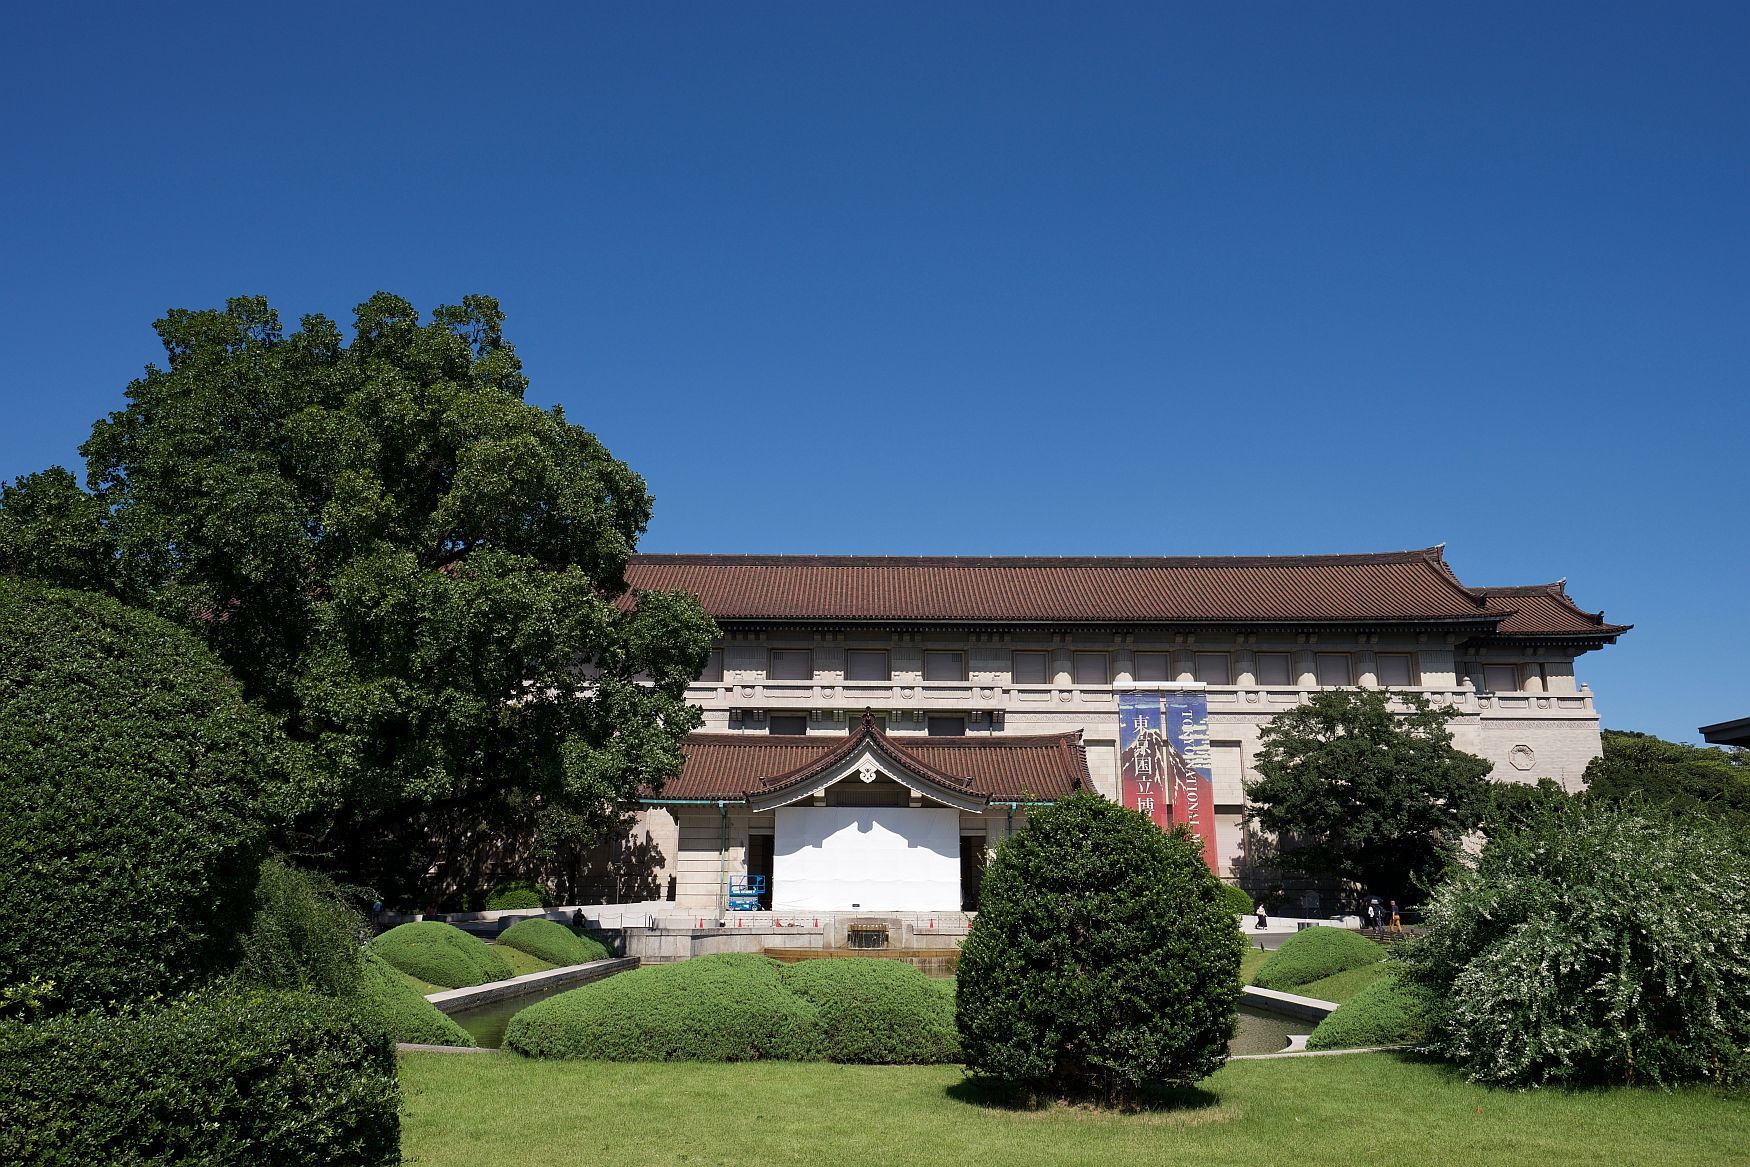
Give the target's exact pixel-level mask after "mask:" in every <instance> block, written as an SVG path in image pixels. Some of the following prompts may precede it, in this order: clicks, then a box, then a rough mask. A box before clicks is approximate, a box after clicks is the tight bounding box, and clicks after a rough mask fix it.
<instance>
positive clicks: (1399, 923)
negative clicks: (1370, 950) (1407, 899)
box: [1390, 900, 1404, 936]
mask: <svg viewBox="0 0 1750 1167" xmlns="http://www.w3.org/2000/svg"><path fill="white" fill-rule="evenodd" d="M1390 914H1391V930H1392V935H1394V936H1402V935H1403V934H1404V916H1403V913H1402V912H1401V911H1399V910H1398V901H1396V900H1393V901H1392V902H1391V908H1390Z"/></svg>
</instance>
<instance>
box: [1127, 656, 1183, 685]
mask: <svg viewBox="0 0 1750 1167" xmlns="http://www.w3.org/2000/svg"><path fill="white" fill-rule="evenodd" d="M1171 666H1172V654H1171V653H1165V652H1139V653H1137V654H1136V671H1135V672H1133V673H1131V674H1130V675H1131V676H1133V677H1135V678H1136V679H1137V680H1139V681H1170V680H1172V679H1173V674H1172V673H1170V672H1168V671H1167V670H1168V669H1169V668H1170V667H1171Z"/></svg>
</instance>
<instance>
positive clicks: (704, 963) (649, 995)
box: [504, 953, 825, 1062]
mask: <svg viewBox="0 0 1750 1167" xmlns="http://www.w3.org/2000/svg"><path fill="white" fill-rule="evenodd" d="M818 1012H819V1011H818V1010H817V1009H816V1008H815V1006H813V1005H812V1004H810V1003H808V1002H807V1001H804V1000H803V999H802V998H801V997H798V996H797V995H796V994H794V993H792V992H790V991H789V990H787V989H786V988H785V987H784V979H783V966H782V965H780V964H779V963H778V962H777V961H775V960H772V959H771V958H769V957H765V956H755V955H753V954H751V953H725V954H723V955H719V956H699V957H694V958H693V959H692V960H684V961H681V962H679V963H677V964H659V965H652V966H650V967H648V968H641V969H635V970H633V971H632V972H626V973H621V974H619V975H618V976H613V977H609V978H608V979H607V980H603V981H597V982H595V983H594V984H589V985H584V986H582V987H581V988H576V989H572V990H571V991H570V992H568V993H560V994H559V995H558V996H556V997H549V998H547V999H546V1000H545V1001H537V1002H536V1003H535V1004H533V1005H530V1006H529V1007H528V1008H526V1009H523V1010H521V1011H520V1012H518V1013H517V1014H516V1015H515V1016H513V1017H512V1018H511V1019H510V1025H509V1026H508V1027H507V1028H506V1030H505V1034H504V1047H505V1048H506V1049H510V1050H515V1051H516V1052H517V1053H520V1054H527V1055H529V1056H530V1057H537V1058H586V1059H591V1060H594V1061H611V1062H671V1061H703V1062H741V1061H757V1060H763V1059H782V1060H787V1061H819V1060H820V1059H821V1058H823V1057H824V1056H825V1055H824V1051H823V1049H822V1046H821V1043H820V1037H819V1024H818Z"/></svg>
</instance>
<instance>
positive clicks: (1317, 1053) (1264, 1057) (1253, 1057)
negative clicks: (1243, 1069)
mask: <svg viewBox="0 0 1750 1167" xmlns="http://www.w3.org/2000/svg"><path fill="white" fill-rule="evenodd" d="M1427 1048H1428V1047H1427V1046H1425V1045H1363V1046H1357V1047H1356V1048H1354V1049H1306V1050H1296V1051H1286V1050H1285V1051H1283V1052H1282V1053H1279V1054H1234V1055H1233V1056H1232V1057H1230V1058H1228V1061H1230V1062H1267V1061H1272V1060H1274V1059H1276V1058H1340V1057H1342V1056H1343V1055H1344V1054H1389V1053H1402V1052H1403V1051H1405V1050H1419V1049H1427Z"/></svg>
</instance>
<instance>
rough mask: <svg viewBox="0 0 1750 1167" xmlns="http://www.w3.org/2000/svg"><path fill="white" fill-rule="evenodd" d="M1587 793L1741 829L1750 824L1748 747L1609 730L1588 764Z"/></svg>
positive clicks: (1598, 799) (1596, 799) (1599, 799)
mask: <svg viewBox="0 0 1750 1167" xmlns="http://www.w3.org/2000/svg"><path fill="white" fill-rule="evenodd" d="M1586 797H1587V800H1588V801H1592V802H1628V801H1638V802H1640V803H1643V804H1644V805H1646V806H1648V807H1651V808H1664V809H1666V810H1669V811H1671V812H1672V813H1675V814H1678V815H1688V814H1698V815H1704V816H1707V817H1709V818H1715V819H1719V820H1720V821H1722V822H1724V823H1726V824H1728V825H1730V826H1732V827H1735V828H1737V829H1739V830H1744V829H1746V828H1750V750H1732V749H1714V748H1712V747H1710V746H1692V745H1686V744H1684V743H1683V742H1669V741H1666V740H1665V739H1663V738H1658V737H1654V736H1653V735H1651V734H1646V733H1633V732H1630V731H1627V730H1620V729H1607V730H1605V731H1604V752H1603V753H1601V754H1599V755H1598V757H1596V758H1593V759H1592V761H1591V762H1589V763H1587V765H1586Z"/></svg>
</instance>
